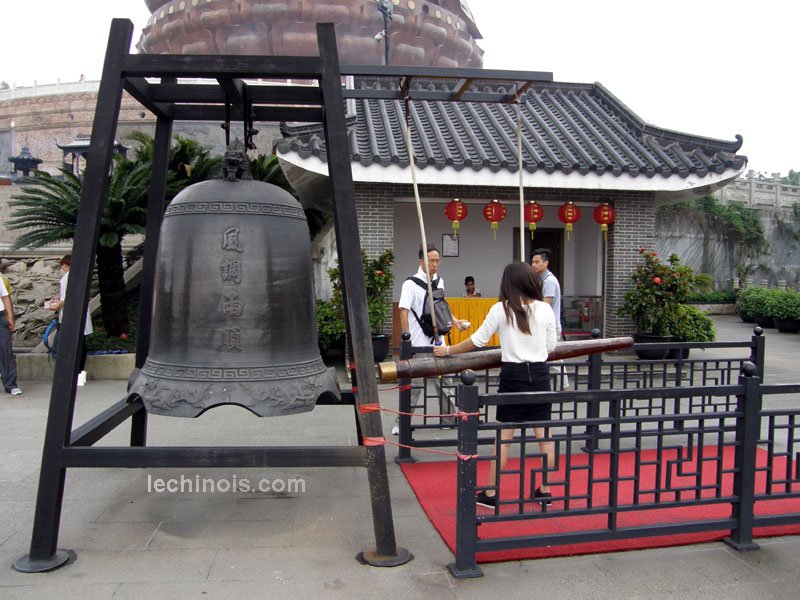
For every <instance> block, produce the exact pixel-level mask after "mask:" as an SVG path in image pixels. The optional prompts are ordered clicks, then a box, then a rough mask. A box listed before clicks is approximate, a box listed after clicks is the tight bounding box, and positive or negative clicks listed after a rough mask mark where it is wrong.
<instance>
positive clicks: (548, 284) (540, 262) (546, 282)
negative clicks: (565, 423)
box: [531, 248, 570, 391]
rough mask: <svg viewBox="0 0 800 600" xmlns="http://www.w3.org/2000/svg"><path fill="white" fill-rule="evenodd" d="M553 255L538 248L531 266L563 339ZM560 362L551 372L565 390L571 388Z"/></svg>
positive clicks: (546, 250)
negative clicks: (551, 261) (551, 262)
mask: <svg viewBox="0 0 800 600" xmlns="http://www.w3.org/2000/svg"><path fill="white" fill-rule="evenodd" d="M551 256H552V252H551V251H550V249H549V248H537V249H536V250H534V251H533V256H532V257H531V266H532V267H533V270H534V271H535V272H536V274H537V275H538V276H539V280H540V281H541V282H542V296H544V301H545V302H547V303H548V304H549V305H550V306H552V307H553V314H554V315H555V316H556V337H557V338H558V339H559V340H563V339H564V333H563V331H562V328H561V284H560V283H559V282H558V278H557V277H556V276H555V275H553V273H552V272H551V271H550V257H551ZM558 363H559V364H558V365H554V366H553V367H552V368H551V373H558V374H559V378H558V379H559V381H558V383H557V385H558V387H560V388H561V389H562V390H565V391H566V390H569V389H570V385H569V378H568V377H567V375H566V373H564V370H563V367H562V365H563V364H564V361H563V360H560V361H558Z"/></svg>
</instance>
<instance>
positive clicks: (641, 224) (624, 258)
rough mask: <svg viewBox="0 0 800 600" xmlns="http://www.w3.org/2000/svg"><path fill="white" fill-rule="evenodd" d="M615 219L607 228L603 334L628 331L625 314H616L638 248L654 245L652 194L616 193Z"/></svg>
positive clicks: (629, 285)
mask: <svg viewBox="0 0 800 600" xmlns="http://www.w3.org/2000/svg"><path fill="white" fill-rule="evenodd" d="M614 209H615V210H616V213H617V219H616V221H615V223H614V225H613V226H612V227H609V231H608V257H607V266H606V290H605V313H606V314H605V322H606V330H605V332H604V333H605V335H606V336H607V337H615V336H620V335H628V334H630V333H632V324H631V322H630V319H628V317H619V316H617V311H618V310H619V307H620V306H621V305H622V297H623V296H624V295H625V292H626V291H628V290H629V289H630V288H631V283H630V275H631V272H632V271H633V269H634V268H635V267H636V265H637V264H638V263H639V248H653V247H654V246H655V204H654V201H653V196H652V194H644V193H643V194H633V193H630V192H628V193H620V194H618V195H617V197H616V199H615V201H614Z"/></svg>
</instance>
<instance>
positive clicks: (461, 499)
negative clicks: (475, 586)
mask: <svg viewBox="0 0 800 600" xmlns="http://www.w3.org/2000/svg"><path fill="white" fill-rule="evenodd" d="M476 379H477V376H476V375H475V372H474V371H472V370H471V369H467V370H466V371H464V372H463V373H461V382H462V383H463V384H464V385H463V386H461V390H460V393H459V394H458V408H459V411H461V412H463V413H467V414H469V415H470V416H469V417H467V418H466V420H464V419H457V423H458V454H459V459H458V479H457V486H456V494H457V497H456V553H455V554H456V560H455V562H452V563H450V564H449V565H447V568H448V569H449V570H450V574H451V575H452V576H453V577H455V578H456V579H466V578H470V577H483V571H481V570H480V568H479V567H478V564H477V563H476V562H475V551H476V548H477V543H478V522H477V511H476V507H475V490H476V487H477V479H478V461H477V459H476V458H474V457H475V456H477V454H478V420H479V417H478V415H477V413H478V387H477V386H476V385H475V380H476Z"/></svg>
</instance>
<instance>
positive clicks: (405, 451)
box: [394, 333, 414, 463]
mask: <svg viewBox="0 0 800 600" xmlns="http://www.w3.org/2000/svg"><path fill="white" fill-rule="evenodd" d="M411 349H412V346H411V334H410V333H403V334H402V336H401V341H400V360H408V359H409V358H413V357H414V353H413V352H412V350H411ZM397 384H398V387H399V388H400V391H399V392H398V393H397V396H398V401H397V406H398V410H399V411H400V412H401V413H405V414H401V415H400V420H399V423H398V424H399V425H400V435H399V440H398V441H399V442H400V444H402V445H401V446H399V447H398V451H397V456H396V457H395V459H394V461H395V462H396V463H404V462H414V459H413V458H412V457H411V448H407V447H406V446H409V445H411V442H412V441H413V440H412V438H411V379H409V378H405V377H404V378H400V379H398V380H397Z"/></svg>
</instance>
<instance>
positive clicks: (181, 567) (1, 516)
mask: <svg viewBox="0 0 800 600" xmlns="http://www.w3.org/2000/svg"><path fill="white" fill-rule="evenodd" d="M715 320H716V322H717V329H718V332H719V336H720V339H727V340H746V339H748V338H749V336H750V334H751V332H752V325H747V324H744V323H741V322H740V321H739V320H738V318H736V317H730V316H720V317H716V318H715ZM766 335H767V355H768V358H767V360H768V363H767V365H768V368H767V380H768V381H770V382H792V381H795V380H796V379H797V373H796V371H797V369H796V358H795V357H796V356H797V351H798V350H799V349H800V335H795V336H788V335H780V334H777V333H775V332H774V330H773V331H772V332H770V331H767V333H766ZM726 352H728V351H724V352H723V351H720V354H721V355H725V353H726ZM740 354H741V351H738V352H737V354H733V355H740ZM20 384H21V386H22V387H23V390H24V394H23V395H22V396H19V397H14V398H12V397H11V396H7V395H3V396H0V422H2V423H3V425H4V429H3V434H2V435H0V598H3V599H4V600H5V599H6V598H8V599H25V598H36V599H47V598H54V599H56V598H57V599H58V600H65V599H70V598H81V599H89V600H93V599H95V598H98V599H100V598H102V599H106V598H108V599H111V598H113V599H114V600H119V599H128V598H137V599H140V598H143V597H145V598H146V597H152V598H169V599H170V600H182V599H184V598H198V597H200V598H222V599H226V598H231V599H233V598H236V599H237V600H239V599H241V598H256V597H258V598H287V599H293V598H306V597H321V598H333V599H338V598H347V599H350V598H365V597H391V598H421V597H424V598H430V599H433V600H438V599H452V598H456V599H462V598H463V599H471V598H474V599H476V600H477V599H485V598H497V597H504V598H530V597H532V596H536V597H539V598H558V599H559V600H564V599H570V598H576V599H580V600H586V599H587V598H592V599H594V598H609V599H611V598H614V599H618V598H648V599H653V598H659V599H660V598H664V599H667V598H669V599H683V598H686V599H689V598H703V599H706V598H720V599H722V598H725V599H726V600H729V599H732V598H747V599H753V598H756V599H758V598H777V599H784V598H785V599H789V598H791V599H794V598H797V596H798V593H797V590H798V589H800V536H788V537H784V538H772V539H766V540H760V541H759V543H761V545H762V549H761V550H759V551H755V552H750V553H744V554H740V553H737V552H735V551H733V550H732V549H730V548H728V547H727V546H725V545H724V544H721V543H714V544H702V545H697V546H685V547H677V548H667V549H653V550H641V551H632V552H622V553H609V554H599V555H590V556H578V557H563V558H554V559H542V560H530V561H512V562H506V563H492V564H486V565H482V566H481V568H482V569H483V572H484V574H485V576H484V577H483V578H480V579H473V580H456V579H453V578H452V577H451V576H450V574H449V572H448V570H447V564H448V563H450V562H452V560H453V556H452V554H451V553H450V552H449V550H448V549H447V547H446V546H445V545H444V543H443V542H442V541H441V539H440V537H439V535H438V534H437V533H436V531H435V530H434V529H433V527H432V526H431V524H430V522H429V521H428V519H427V518H426V517H425V516H424V513H423V511H422V509H421V507H420V505H419V503H418V502H417V500H416V497H415V496H414V493H413V491H412V490H411V489H410V487H409V486H408V484H407V482H406V480H405V478H404V477H403V475H402V472H401V471H400V468H399V467H398V466H397V465H396V464H395V463H394V460H393V459H394V456H395V454H396V450H395V449H394V448H391V447H388V448H387V469H388V475H389V483H390V488H391V493H392V508H393V512H394V517H395V520H394V522H395V529H396V534H397V540H398V543H399V544H400V545H401V546H403V547H405V548H408V549H409V550H410V551H411V552H412V553H413V554H414V556H415V559H414V560H413V561H411V562H410V563H408V564H406V565H402V566H400V567H397V568H393V569H380V568H374V567H369V566H365V565H363V564H360V563H359V562H357V561H356V558H355V557H356V555H357V554H358V553H359V552H361V551H363V550H365V549H367V548H369V547H371V546H373V545H374V537H373V531H372V518H371V506H370V502H369V496H368V485H367V479H366V472H365V471H364V470H363V469H360V468H352V467H348V468H308V469H264V470H261V469H239V470H235V473H233V472H231V471H234V470H225V469H206V470H203V469H196V470H188V469H150V470H147V469H73V470H70V471H69V472H68V475H67V479H66V490H65V496H64V498H65V500H64V508H63V513H62V520H61V523H62V526H61V534H60V540H59V541H60V543H59V546H60V547H63V548H70V549H73V550H75V552H76V557H77V558H76V561H75V562H74V563H72V564H69V565H67V566H65V567H64V568H61V569H58V570H56V571H54V572H51V573H46V574H33V575H32V574H21V573H17V572H15V571H13V570H12V569H11V564H12V563H13V561H14V560H16V559H17V558H18V557H19V556H20V555H22V554H25V553H26V552H27V550H28V546H29V544H30V534H31V528H32V521H33V511H34V504H35V497H36V489H37V485H38V471H39V460H40V454H41V448H42V440H43V435H44V425H45V421H46V415H47V407H48V403H49V397H50V386H49V382H46V381H24V380H23V381H21V382H20ZM124 390H125V382H121V381H91V382H89V383H88V384H87V385H86V386H85V387H82V388H79V389H78V401H77V404H76V410H75V423H76V424H80V423H83V422H84V421H85V420H87V419H89V418H91V417H93V416H95V415H96V414H97V413H98V412H99V411H100V410H102V409H103V408H104V407H106V406H108V405H109V404H111V403H112V402H114V401H116V400H118V399H119V398H121V397H122V395H123V394H124ZM396 401H397V393H396V391H387V392H383V393H382V395H381V402H382V403H383V404H384V405H386V406H388V407H392V408H393V407H395V406H396ZM393 420H394V417H393V416H392V415H389V414H386V415H384V418H383V423H384V428H385V431H388V430H389V428H390V427H391V423H392V421H393ZM127 435H128V429H127V428H126V427H125V426H122V427H120V428H118V429H117V430H116V431H114V432H112V434H110V435H109V436H108V437H107V438H106V439H104V440H102V442H101V444H102V445H120V444H126V443H127ZM426 435H428V434H426ZM433 435H435V434H433ZM148 441H149V443H150V444H151V445H153V446H164V445H184V446H191V445H224V444H229V445H247V444H263V445H287V446H292V445H307V444H315V445H353V444H355V442H356V440H355V431H354V426H353V413H352V409H351V408H340V407H320V408H319V409H317V410H315V411H313V412H311V413H306V414H304V415H294V416H291V417H282V418H276V419H258V418H255V417H253V416H252V415H250V414H248V413H246V412H245V411H242V410H239V409H236V408H234V407H221V408H219V409H215V411H213V412H212V413H209V414H208V415H205V416H204V417H201V418H199V419H171V418H168V417H151V418H150V419H149V440H148ZM415 454H419V455H420V456H419V458H420V460H439V458H438V457H427V456H424V455H422V453H415ZM233 475H236V476H237V477H247V478H248V479H250V480H252V481H256V480H257V479H259V478H261V477H269V478H272V479H277V478H291V477H302V478H303V479H304V480H305V490H304V491H303V492H302V493H282V494H281V493H274V492H273V493H262V492H258V491H251V492H247V493H243V492H238V491H237V492H215V493H195V492H190V491H188V490H184V491H182V492H178V493H174V494H172V493H157V492H155V491H153V489H152V481H153V479H154V478H161V479H164V480H166V479H169V478H178V479H179V478H180V477H181V476H184V477H185V478H187V479H193V478H195V477H211V478H216V479H223V478H227V479H230V478H231V477H232V476H233ZM148 484H150V487H148Z"/></svg>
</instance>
